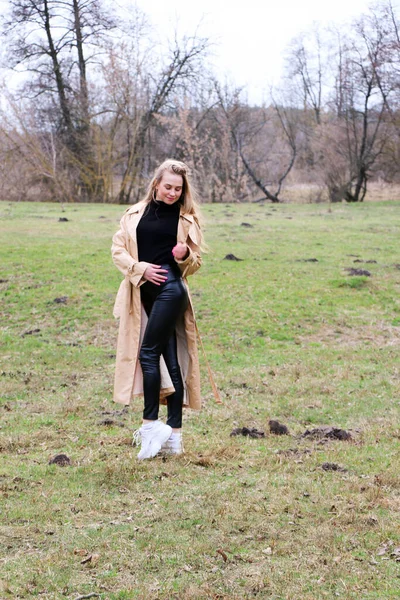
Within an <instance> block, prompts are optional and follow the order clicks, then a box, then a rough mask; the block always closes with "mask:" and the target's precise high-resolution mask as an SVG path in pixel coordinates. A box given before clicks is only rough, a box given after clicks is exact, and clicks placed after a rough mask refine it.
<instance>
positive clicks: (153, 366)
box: [139, 265, 188, 428]
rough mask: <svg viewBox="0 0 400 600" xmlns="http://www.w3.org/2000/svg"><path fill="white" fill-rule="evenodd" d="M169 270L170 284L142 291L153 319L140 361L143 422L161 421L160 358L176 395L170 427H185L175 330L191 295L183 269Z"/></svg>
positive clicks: (151, 285) (148, 286) (170, 399)
mask: <svg viewBox="0 0 400 600" xmlns="http://www.w3.org/2000/svg"><path fill="white" fill-rule="evenodd" d="M161 266H162V268H163V269H167V270H168V273H166V276H167V281H165V282H164V283H162V284H161V285H159V286H158V285H155V284H154V283H151V282H150V281H146V283H144V284H143V285H142V286H141V287H140V294H141V300H142V303H143V306H144V308H145V311H146V313H147V316H148V318H149V320H148V323H147V327H146V331H145V333H144V338H143V342H142V346H141V348H140V353H139V360H140V364H141V367H142V371H143V391H144V411H143V418H144V419H149V420H155V419H157V418H158V409H159V402H160V387H161V377H160V356H161V355H162V356H163V357H164V360H165V363H166V365H167V368H168V371H169V374H170V376H171V379H172V384H173V386H174V388H175V392H174V393H173V394H171V395H170V396H168V398H167V405H168V419H167V424H168V425H170V426H171V427H174V428H180V427H182V406H183V382H182V375H181V369H180V366H179V363H178V356H177V348H176V333H175V327H176V323H177V321H178V319H179V317H180V316H181V315H182V314H183V313H184V311H185V310H186V308H187V305H188V293H187V290H186V287H185V284H184V283H183V281H182V279H181V275H180V271H179V267H178V266H176V267H174V266H171V265H161Z"/></svg>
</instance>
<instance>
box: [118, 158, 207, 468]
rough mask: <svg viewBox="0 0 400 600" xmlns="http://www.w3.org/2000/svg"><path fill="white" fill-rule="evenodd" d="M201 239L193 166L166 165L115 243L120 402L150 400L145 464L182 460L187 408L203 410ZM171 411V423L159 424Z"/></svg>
mask: <svg viewBox="0 0 400 600" xmlns="http://www.w3.org/2000/svg"><path fill="white" fill-rule="evenodd" d="M202 239H203V238H202V232H201V228H200V222H199V210H198V207H197V204H196V200H195V193H194V190H193V187H192V185H191V182H190V177H189V171H188V167H187V166H186V165H185V164H184V163H182V162H179V161H176V160H166V161H165V162H163V163H162V164H161V165H160V166H159V167H158V168H157V169H156V171H155V174H154V177H153V179H152V180H151V182H150V185H149V187H148V190H147V193H146V195H145V197H144V199H143V200H142V201H141V202H139V203H138V204H135V205H133V206H132V207H130V208H129V209H128V210H127V211H126V212H125V214H124V216H123V217H122V219H121V223H120V229H119V231H118V232H117V233H116V234H115V235H114V237H113V244H112V257H113V261H114V263H115V265H116V266H117V268H118V269H119V270H120V271H121V272H122V273H123V275H124V276H125V279H124V281H123V282H122V283H121V286H120V289H119V292H118V295H117V299H116V302H115V307H114V315H115V316H116V317H119V318H120V324H119V334H118V344H117V359H116V370H115V386H114V399H115V401H116V402H119V403H121V404H125V405H127V404H129V403H130V401H131V398H132V397H135V396H140V395H142V394H143V395H144V411H143V423H142V425H141V427H140V429H139V436H138V437H140V439H141V450H140V452H139V454H138V459H139V460H143V459H147V458H152V457H154V456H156V455H157V454H158V453H159V452H160V451H163V452H166V453H169V454H181V453H182V452H183V444H182V408H183V406H185V405H186V406H189V407H191V408H193V409H200V407H201V398H200V373H199V364H198V354H197V344H196V324H195V319H194V313H193V308H192V303H191V300H190V296H189V291H188V287H187V282H186V277H187V276H188V275H191V274H192V273H195V272H196V271H197V270H198V269H199V268H200V266H201V254H200V252H201V248H202ZM160 402H161V403H164V404H167V413H168V414H167V423H166V424H164V423H163V422H162V421H160V420H159V419H158V412H159V404H160Z"/></svg>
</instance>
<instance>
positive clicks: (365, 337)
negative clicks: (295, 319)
mask: <svg viewBox="0 0 400 600" xmlns="http://www.w3.org/2000/svg"><path fill="white" fill-rule="evenodd" d="M298 339H299V340H300V341H301V342H302V343H305V344H308V343H315V342H321V343H322V344H327V345H329V346H331V347H336V346H338V347H339V346H340V347H342V348H343V347H357V346H361V345H365V344H370V345H372V346H376V347H377V348H384V347H386V346H399V345H400V327H399V326H395V325H389V324H387V323H377V324H375V325H373V326H372V325H365V326H359V327H357V328H356V327H346V326H336V327H335V326H329V325H324V326H323V327H321V329H320V330H319V331H318V332H316V333H312V334H310V335H308V336H299V338H298Z"/></svg>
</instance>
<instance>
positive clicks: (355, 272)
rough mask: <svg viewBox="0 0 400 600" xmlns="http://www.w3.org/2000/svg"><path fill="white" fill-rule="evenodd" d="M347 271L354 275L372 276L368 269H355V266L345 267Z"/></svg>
mask: <svg viewBox="0 0 400 600" xmlns="http://www.w3.org/2000/svg"><path fill="white" fill-rule="evenodd" d="M345 271H347V274H348V275H350V276H352V277H354V276H357V277H371V273H370V272H369V271H367V270H366V269H355V268H354V267H348V268H346V269H345Z"/></svg>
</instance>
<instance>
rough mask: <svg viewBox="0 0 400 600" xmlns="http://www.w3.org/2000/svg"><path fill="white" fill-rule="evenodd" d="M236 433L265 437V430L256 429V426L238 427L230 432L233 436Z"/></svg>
mask: <svg viewBox="0 0 400 600" xmlns="http://www.w3.org/2000/svg"><path fill="white" fill-rule="evenodd" d="M236 435H243V436H244V437H251V438H264V437H265V432H264V431H258V429H256V428H255V427H253V428H252V429H249V428H248V427H237V428H236V429H234V430H233V431H231V433H230V436H231V437H234V436H236Z"/></svg>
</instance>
